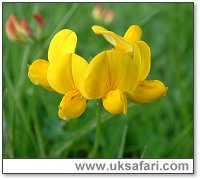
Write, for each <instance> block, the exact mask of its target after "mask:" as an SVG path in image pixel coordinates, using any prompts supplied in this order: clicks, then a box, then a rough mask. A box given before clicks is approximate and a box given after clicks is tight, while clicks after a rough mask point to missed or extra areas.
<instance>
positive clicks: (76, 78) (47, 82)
mask: <svg viewBox="0 0 200 180" xmlns="http://www.w3.org/2000/svg"><path fill="white" fill-rule="evenodd" d="M76 42H77V37H76V34H75V33H74V32H73V31H71V30H68V29H64V30H61V31H59V32H58V33H57V34H56V35H55V36H54V37H53V39H52V40H51V43H50V46H49V50H48V60H49V61H46V60H43V59H38V60H35V61H34V62H33V63H32V64H31V65H30V67H29V72H28V76H29V78H30V80H31V81H32V82H33V83H34V84H36V85H40V86H42V87H44V88H46V89H48V90H54V91H56V92H58V93H61V94H64V97H63V98H62V101H61V103H60V105H59V111H58V115H59V117H60V118H61V119H64V120H66V119H68V118H69V119H71V118H76V117H78V116H80V115H81V114H82V113H83V112H84V111H85V108H86V99H85V98H84V97H83V96H82V93H83V91H84V89H83V76H84V73H85V71H86V68H87V66H88V63H87V61H86V60H84V59H83V58H82V57H80V56H79V55H77V54H75V53H74V51H75V47H76Z"/></svg>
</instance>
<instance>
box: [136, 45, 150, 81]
mask: <svg viewBox="0 0 200 180" xmlns="http://www.w3.org/2000/svg"><path fill="white" fill-rule="evenodd" d="M136 44H137V45H138V47H139V50H140V54H141V68H140V76H139V80H140V81H142V80H145V79H146V77H147V76H148V74H149V71H150V68H151V51H150V47H149V46H148V45H147V44H146V43H145V42H144V41H138V42H136Z"/></svg>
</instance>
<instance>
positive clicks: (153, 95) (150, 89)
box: [92, 25, 167, 103]
mask: <svg viewBox="0 0 200 180" xmlns="http://www.w3.org/2000/svg"><path fill="white" fill-rule="evenodd" d="M92 29H93V31H94V32H95V33H96V34H102V35H103V36H104V37H105V39H106V40H107V41H108V42H110V43H111V44H112V45H113V46H114V50H115V51H120V52H124V53H127V54H129V55H130V56H131V57H133V58H134V52H135V51H134V49H135V47H138V48H139V51H140V56H141V62H140V65H139V67H140V72H139V75H138V84H137V87H136V88H135V90H134V92H132V93H131V95H130V96H129V97H130V98H131V100H133V101H134V102H136V103H149V102H152V101H154V100H156V99H158V98H159V97H161V96H164V95H165V94H166V92H167V87H165V85H164V84H163V83H162V82H161V81H159V80H146V78H147V76H148V74H149V71H150V66H151V51H150V48H149V46H148V45H147V44H146V43H145V42H144V41H141V40H140V39H141V35H142V30H141V28H140V27H139V26H137V25H132V26H130V27H129V28H128V30H127V31H126V33H125V34H124V36H123V37H121V36H119V35H117V34H115V33H114V32H112V31H108V30H107V29H105V28H103V27H101V26H96V25H94V26H93V27H92Z"/></svg>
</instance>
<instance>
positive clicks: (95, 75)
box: [83, 51, 109, 99]
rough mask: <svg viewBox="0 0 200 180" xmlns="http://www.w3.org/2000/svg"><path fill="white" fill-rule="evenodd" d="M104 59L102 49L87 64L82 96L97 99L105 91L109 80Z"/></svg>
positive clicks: (104, 54) (104, 55)
mask: <svg viewBox="0 0 200 180" xmlns="http://www.w3.org/2000/svg"><path fill="white" fill-rule="evenodd" d="M105 59H106V53H105V51H104V52H101V53H99V54H98V55H96V56H95V57H94V58H93V59H92V60H91V62H90V64H89V65H88V68H87V71H86V74H85V78H84V83H83V85H84V89H85V94H84V97H86V98H87V99H99V98H101V97H103V96H104V95H105V93H106V89H107V86H108V85H107V84H108V83H109V80H108V70H107V66H106V60H105Z"/></svg>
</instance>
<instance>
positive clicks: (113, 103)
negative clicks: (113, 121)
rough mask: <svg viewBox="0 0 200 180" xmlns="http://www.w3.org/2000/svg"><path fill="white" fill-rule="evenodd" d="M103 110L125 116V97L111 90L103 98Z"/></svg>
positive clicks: (117, 91)
mask: <svg viewBox="0 0 200 180" xmlns="http://www.w3.org/2000/svg"><path fill="white" fill-rule="evenodd" d="M103 106H104V108H105V109H106V110H107V111H108V112H110V113H112V114H119V113H121V112H123V113H124V114H127V100H126V96H125V95H124V94H123V93H122V92H121V91H120V90H118V89H117V90H111V91H109V92H108V93H107V94H106V96H105V97H104V98H103Z"/></svg>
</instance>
